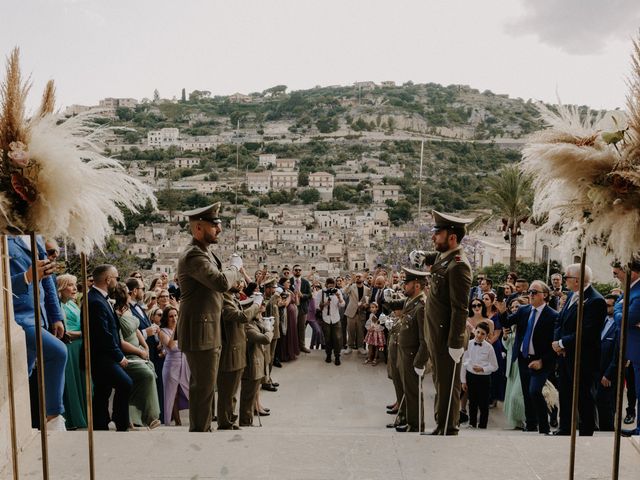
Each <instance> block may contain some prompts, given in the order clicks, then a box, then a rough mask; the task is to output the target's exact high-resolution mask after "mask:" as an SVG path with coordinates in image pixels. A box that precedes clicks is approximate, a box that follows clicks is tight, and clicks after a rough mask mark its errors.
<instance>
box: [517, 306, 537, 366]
mask: <svg viewBox="0 0 640 480" xmlns="http://www.w3.org/2000/svg"><path fill="white" fill-rule="evenodd" d="M535 321H536V309H535V308H532V309H531V314H530V315H529V322H528V323H527V331H526V332H525V333H524V340H522V347H520V351H521V352H522V355H523V356H524V357H526V356H528V355H529V344H530V343H531V337H532V336H533V325H534V324H535Z"/></svg>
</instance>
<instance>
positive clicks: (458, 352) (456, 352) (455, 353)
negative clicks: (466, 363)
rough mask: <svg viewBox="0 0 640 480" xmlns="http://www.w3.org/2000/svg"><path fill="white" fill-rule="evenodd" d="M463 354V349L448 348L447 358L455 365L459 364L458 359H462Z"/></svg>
mask: <svg viewBox="0 0 640 480" xmlns="http://www.w3.org/2000/svg"><path fill="white" fill-rule="evenodd" d="M463 353H464V348H449V356H450V357H451V358H452V359H453V361H454V362H455V363H460V359H461V358H462V354H463Z"/></svg>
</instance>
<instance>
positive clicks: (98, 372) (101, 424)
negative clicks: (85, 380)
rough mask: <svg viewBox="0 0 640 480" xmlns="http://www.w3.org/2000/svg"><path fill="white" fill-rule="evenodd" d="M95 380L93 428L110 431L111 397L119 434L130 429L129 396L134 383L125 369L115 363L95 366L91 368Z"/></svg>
mask: <svg viewBox="0 0 640 480" xmlns="http://www.w3.org/2000/svg"><path fill="white" fill-rule="evenodd" d="M91 377H92V378H93V428H94V429H95V430H109V421H110V420H111V418H110V416H109V397H110V396H111V390H115V394H114V396H113V421H114V423H115V424H116V429H117V430H118V431H119V432H126V431H127V429H128V428H129V394H130V393H131V389H132V388H133V381H132V380H131V377H129V375H127V372H125V370H124V368H122V367H121V366H120V365H119V364H117V363H115V362H110V363H100V364H94V365H92V367H91Z"/></svg>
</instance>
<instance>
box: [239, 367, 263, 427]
mask: <svg viewBox="0 0 640 480" xmlns="http://www.w3.org/2000/svg"><path fill="white" fill-rule="evenodd" d="M263 379H264V377H262V378H258V379H257V380H253V379H249V378H243V379H242V386H241V387H240V426H241V427H250V426H251V425H253V411H254V409H255V407H256V397H257V396H258V391H259V390H260V385H262V380H263Z"/></svg>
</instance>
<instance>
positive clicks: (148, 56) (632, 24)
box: [0, 0, 640, 108]
mask: <svg viewBox="0 0 640 480" xmlns="http://www.w3.org/2000/svg"><path fill="white" fill-rule="evenodd" d="M0 18H2V19H3V21H2V25H1V27H0V46H1V47H0V48H1V50H0V51H1V53H2V54H3V56H6V55H7V54H8V53H9V51H10V49H11V48H12V47H13V46H15V45H17V46H19V47H20V48H21V53H22V65H23V70H24V72H26V73H29V74H31V75H32V79H33V84H34V89H35V90H34V91H33V92H32V101H31V102H30V103H31V104H32V105H35V104H37V102H38V99H39V96H40V93H41V89H42V86H43V85H44V83H45V82H46V81H47V80H48V79H49V78H53V79H55V80H56V83H57V86H58V104H59V106H65V105H69V104H73V103H79V104H96V103H97V101H98V100H99V99H100V98H103V97H134V98H137V99H141V98H143V97H152V96H153V91H154V89H156V88H157V89H158V90H159V92H160V95H161V96H162V97H163V98H171V97H173V96H177V97H179V96H180V91H181V89H182V88H183V87H184V88H186V90H187V92H190V91H192V90H195V89H200V90H210V91H211V92H212V94H214V95H216V94H219V95H227V94H231V93H234V92H242V93H250V92H254V91H262V90H264V89H266V88H268V87H271V86H273V85H277V84H285V85H287V86H288V87H289V89H290V90H291V89H293V90H295V89H303V88H311V87H313V86H315V85H323V86H326V85H335V84H342V85H347V84H352V83H353V82H354V81H362V80H373V81H376V82H379V81H382V80H395V81H396V82H399V83H402V82H405V81H407V80H412V81H413V82H415V83H425V82H436V83H441V84H444V85H449V84H466V85H470V86H472V87H475V88H478V89H480V90H481V91H482V90H485V89H490V90H492V91H493V92H495V93H505V94H508V95H510V96H512V97H521V98H523V99H528V98H532V99H540V100H544V101H551V102H555V100H556V98H557V96H559V97H560V99H561V100H562V101H563V102H564V103H577V104H581V105H582V104H586V105H590V106H592V107H595V108H616V107H624V104H625V95H626V91H627V88H626V85H625V80H626V78H627V76H628V74H629V72H630V60H629V58H630V54H631V51H632V45H631V40H632V38H634V37H635V36H637V34H638V29H639V28H640V1H639V0H607V1H606V2H605V1H602V0H508V1H505V0H393V1H391V0H386V1H383V0H362V1H357V0H317V1H315V2H311V1H307V0H224V1H222V0H1V2H0Z"/></svg>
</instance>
